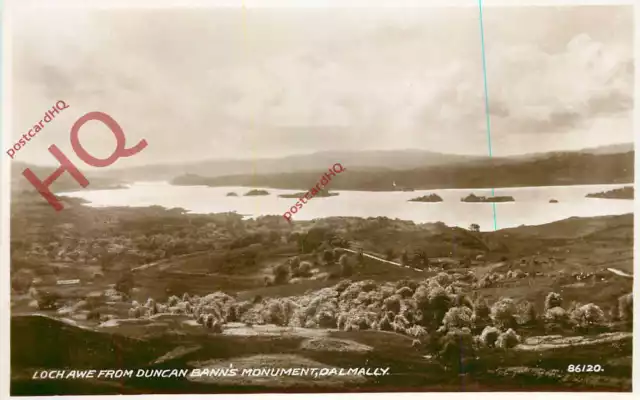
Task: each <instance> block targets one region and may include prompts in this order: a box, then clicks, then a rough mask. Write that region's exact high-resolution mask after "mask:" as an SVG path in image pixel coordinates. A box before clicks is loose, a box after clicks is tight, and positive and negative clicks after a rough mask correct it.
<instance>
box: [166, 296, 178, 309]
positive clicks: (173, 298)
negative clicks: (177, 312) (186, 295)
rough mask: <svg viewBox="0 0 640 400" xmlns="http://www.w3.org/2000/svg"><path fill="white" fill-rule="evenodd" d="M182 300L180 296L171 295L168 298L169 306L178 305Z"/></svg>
mask: <svg viewBox="0 0 640 400" xmlns="http://www.w3.org/2000/svg"><path fill="white" fill-rule="evenodd" d="M179 302H180V298H179V297H178V296H175V295H174V296H170V297H169V299H168V300H167V306H169V307H174V306H176V305H178V303H179Z"/></svg>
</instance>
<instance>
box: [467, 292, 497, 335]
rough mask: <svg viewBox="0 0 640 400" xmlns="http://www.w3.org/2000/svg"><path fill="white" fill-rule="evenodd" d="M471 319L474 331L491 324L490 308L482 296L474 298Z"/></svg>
mask: <svg viewBox="0 0 640 400" xmlns="http://www.w3.org/2000/svg"><path fill="white" fill-rule="evenodd" d="M471 320H472V322H473V326H474V331H476V332H478V331H481V330H482V329H484V328H485V327H487V326H489V325H491V322H492V321H491V309H490V308H489V305H488V304H487V301H486V300H485V299H484V298H482V297H479V298H477V299H476V302H475V304H474V305H473V316H472V317H471Z"/></svg>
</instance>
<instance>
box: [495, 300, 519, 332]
mask: <svg viewBox="0 0 640 400" xmlns="http://www.w3.org/2000/svg"><path fill="white" fill-rule="evenodd" d="M516 311H517V310H516V304H515V303H514V302H513V300H512V299H511V298H509V297H504V298H502V299H500V300H498V301H497V302H495V303H494V304H493V306H491V319H492V320H493V323H494V325H495V326H496V327H498V328H500V329H507V328H511V327H514V326H515V325H516V323H515V322H516V321H515V315H516Z"/></svg>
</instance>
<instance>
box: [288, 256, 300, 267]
mask: <svg viewBox="0 0 640 400" xmlns="http://www.w3.org/2000/svg"><path fill="white" fill-rule="evenodd" d="M289 265H290V266H291V268H292V269H293V268H298V267H299V266H300V257H298V256H295V257H293V258H290V259H289Z"/></svg>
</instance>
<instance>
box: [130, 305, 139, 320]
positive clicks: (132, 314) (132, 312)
mask: <svg viewBox="0 0 640 400" xmlns="http://www.w3.org/2000/svg"><path fill="white" fill-rule="evenodd" d="M141 316H142V308H141V307H140V306H134V307H131V308H130V309H129V318H140V317H141Z"/></svg>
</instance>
